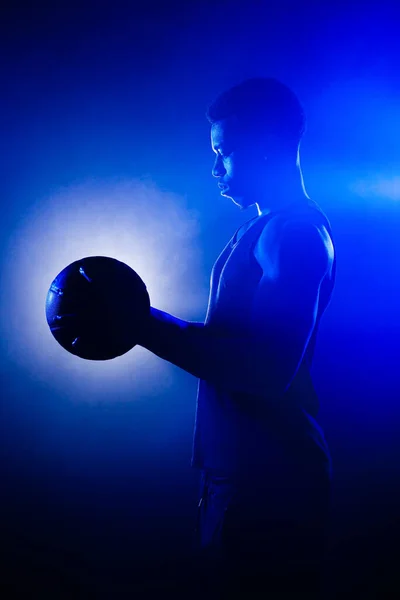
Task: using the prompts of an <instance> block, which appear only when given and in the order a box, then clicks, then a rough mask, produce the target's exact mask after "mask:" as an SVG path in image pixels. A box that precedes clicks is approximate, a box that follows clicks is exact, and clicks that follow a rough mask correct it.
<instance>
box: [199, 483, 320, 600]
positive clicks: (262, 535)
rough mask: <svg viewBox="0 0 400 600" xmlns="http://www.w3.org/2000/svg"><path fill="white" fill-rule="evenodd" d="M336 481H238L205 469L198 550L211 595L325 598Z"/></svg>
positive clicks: (270, 599) (202, 571) (207, 587)
mask: <svg viewBox="0 0 400 600" xmlns="http://www.w3.org/2000/svg"><path fill="white" fill-rule="evenodd" d="M329 483H330V482H329V479H324V480H320V481H315V480H314V481H312V482H311V481H305V480H303V482H302V484H301V482H299V481H298V482H293V481H292V482H290V484H289V482H287V481H286V482H281V484H280V485H277V484H276V482H275V483H274V484H273V485H268V483H267V482H266V481H265V480H264V479H260V478H257V477H256V476H254V477H253V478H250V479H247V482H246V483H245V484H244V483H243V484H238V483H234V482H233V481H232V480H230V479H229V478H228V477H221V476H218V477H216V476H215V475H211V474H209V473H207V472H202V475H201V488H200V501H199V505H198V511H197V523H196V533H195V550H196V556H197V560H198V566H199V569H200V571H199V575H198V576H199V577H200V579H201V584H203V587H205V588H206V590H207V594H208V595H207V598H213V597H215V598H218V599H221V600H222V599H223V598H225V597H226V598H231V597H232V594H235V595H237V593H238V592H240V593H241V594H242V593H243V594H246V595H247V597H249V598H254V599H256V598H258V597H260V598H264V597H265V598H266V597H268V598H269V600H273V599H275V598H276V599H277V600H278V599H280V598H287V597H288V594H295V595H296V596H297V597H301V595H302V594H304V595H305V594H307V597H308V599H311V598H312V599H314V598H315V599H316V598H319V597H320V596H319V594H320V592H321V586H322V575H323V568H324V555H325V545H326V529H327V524H328V515H329ZM213 593H214V594H215V596H213V595H212V594H213ZM210 594H211V595H210Z"/></svg>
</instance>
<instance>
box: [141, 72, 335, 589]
mask: <svg viewBox="0 0 400 600" xmlns="http://www.w3.org/2000/svg"><path fill="white" fill-rule="evenodd" d="M207 116H208V119H209V121H210V123H211V144H212V149H213V151H214V153H215V163H214V167H213V171H212V173H213V176H214V177H215V178H216V182H217V185H218V188H219V189H220V192H221V195H222V196H223V197H225V198H230V199H231V200H232V201H233V202H234V203H235V204H236V205H237V206H238V207H239V208H240V209H241V210H245V209H247V208H248V207H250V206H255V207H256V210H257V216H256V217H254V218H253V219H250V220H249V221H247V222H246V223H245V224H244V225H243V226H242V227H240V228H239V230H238V231H237V232H236V233H235V235H234V236H233V237H232V239H231V240H230V241H229V242H228V244H227V245H226V247H225V248H224V250H223V251H222V253H221V255H220V256H219V258H218V259H217V261H216V263H215V265H214V268H213V271H212V278H211V290H210V298H209V306H208V312H207V317H206V320H205V323H204V324H203V323H191V322H186V321H182V320H180V319H178V318H176V317H173V316H171V315H169V314H166V313H164V312H162V311H159V310H157V309H155V308H152V311H151V318H150V324H149V327H148V328H147V331H146V333H145V334H144V336H143V339H142V340H140V344H141V345H142V346H144V347H145V348H147V349H148V350H150V351H152V352H153V353H155V354H156V355H158V356H160V357H161V358H163V359H165V360H167V361H169V362H171V363H172V364H174V365H177V366H178V367H180V368H182V369H184V370H185V371H187V372H189V373H191V374H193V375H194V376H195V377H197V378H199V380H200V381H199V387H198V397H197V408H196V422H195V432H194V445H193V458H192V464H193V466H194V467H195V468H198V469H199V470H200V471H201V493H200V501H199V508H198V523H197V541H198V545H199V548H200V549H201V554H202V556H203V557H206V558H207V560H205V561H204V563H202V564H203V566H204V573H203V575H204V577H203V578H202V580H203V581H206V580H207V573H208V574H210V573H213V576H212V579H211V580H209V583H210V587H209V588H208V595H207V596H206V597H208V598H210V597H214V596H213V595H212V593H214V592H215V597H218V598H225V597H226V598H231V597H232V594H237V593H238V592H239V593H240V594H242V593H243V594H246V596H245V597H248V598H250V599H252V598H258V597H260V598H261V597H262V598H264V597H265V598H267V597H268V598H288V597H292V596H288V594H289V593H290V594H296V597H299V598H300V597H307V598H314V597H315V598H316V597H319V596H318V593H319V587H320V575H321V563H322V556H323V550H324V532H325V527H326V523H327V516H328V508H329V497H330V481H331V459H330V454H329V449H328V447H327V444H326V441H325V438H324V435H323V431H322V430H321V427H320V426H319V425H318V423H317V421H316V416H317V413H318V407H319V406H318V398H317V396H316V393H315V390H314V387H313V383H312V379H311V375H310V368H311V363H312V358H313V353H314V347H315V341H316V335H317V330H318V326H319V323H320V320H321V317H322V315H323V313H324V311H325V309H326V307H327V306H328V304H329V301H330V298H331V294H332V290H333V287H334V280H335V267H336V259H335V253H334V246H333V243H332V237H331V230H330V225H329V222H328V220H327V218H326V216H325V215H324V213H323V212H322V210H321V209H320V208H319V206H318V205H317V204H316V202H314V201H312V200H311V199H310V198H309V196H308V195H307V193H306V190H305V187H304V183H303V177H302V172H301V168H300V155H299V147H300V141H301V139H302V135H303V133H304V129H305V119H304V114H303V110H302V108H301V105H300V103H299V101H298V99H297V97H296V96H295V95H294V93H293V92H292V91H291V90H290V89H288V88H287V87H286V86H285V85H283V84H282V83H280V82H278V81H276V80H274V79H268V78H255V79H251V80H247V81H245V82H243V83H242V84H240V85H237V86H235V87H233V88H232V89H230V90H229V91H227V92H225V93H223V94H222V95H221V96H219V97H218V98H217V99H216V101H215V102H214V103H213V104H212V105H211V106H210V107H209V109H208V114H207ZM207 565H208V567H207ZM210 594H211V595H210ZM304 594H307V596H305V595H304ZM303 595H304V596H303Z"/></svg>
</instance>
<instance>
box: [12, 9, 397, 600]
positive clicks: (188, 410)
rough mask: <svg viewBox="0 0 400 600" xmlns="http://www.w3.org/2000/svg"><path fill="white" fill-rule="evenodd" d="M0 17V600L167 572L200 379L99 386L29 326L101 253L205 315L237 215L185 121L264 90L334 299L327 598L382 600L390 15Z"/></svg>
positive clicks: (387, 427)
mask: <svg viewBox="0 0 400 600" xmlns="http://www.w3.org/2000/svg"><path fill="white" fill-rule="evenodd" d="M2 11H3V17H2V23H1V30H2V31H1V46H2V48H1V74H2V76H1V81H2V86H1V87H2V94H1V96H2V98H1V111H0V123H1V130H2V135H1V139H0V152H1V161H0V169H1V177H0V189H1V196H0V197H1V207H2V211H1V221H0V232H1V235H0V249H1V257H0V261H1V264H0V280H1V296H0V303H1V331H2V333H1V335H0V358H1V360H0V378H1V379H0V385H1V388H0V393H1V418H0V427H1V431H0V453H1V454H0V456H1V466H0V469H1V472H0V482H1V495H0V498H1V500H0V502H1V511H0V514H1V520H0V523H1V546H2V552H3V556H4V561H3V563H4V565H5V568H6V571H7V572H8V574H9V577H6V579H5V583H8V584H12V588H13V589H14V591H18V590H19V589H20V587H21V586H22V580H23V581H24V585H25V584H26V582H29V585H30V586H31V590H32V593H33V590H39V591H40V593H43V590H44V589H51V590H52V593H53V594H61V592H60V590H61V589H62V588H64V589H69V588H68V586H70V588H71V589H72V587H73V586H78V585H81V586H86V588H85V589H88V590H94V589H98V588H99V587H102V589H105V587H104V586H108V587H109V589H111V590H113V593H115V594H116V595H117V596H116V597H118V594H122V591H123V590H129V589H132V586H134V585H135V582H137V581H141V580H142V579H143V578H144V575H143V570H142V566H141V565H142V562H143V561H144V563H145V564H149V562H152V563H153V564H156V565H159V563H160V562H162V561H163V560H164V559H167V557H168V559H169V560H172V561H174V560H175V559H176V560H178V558H182V556H185V554H186V553H187V547H188V545H190V543H191V535H192V528H193V525H194V518H195V513H196V504H197V486H198V474H197V473H196V472H193V471H192V470H191V469H190V455H191V443H192V430H193V420H194V410H195V394H196V381H195V380H194V379H193V378H192V377H191V376H190V375H188V374H186V373H184V372H182V371H180V370H179V369H177V368H175V367H173V366H171V365H168V364H166V363H162V361H160V360H159V359H157V358H155V357H151V356H147V354H146V352H145V351H144V350H141V349H134V350H133V351H132V352H131V353H129V355H127V356H126V357H122V358H121V359H117V361H119V363H118V365H119V366H116V367H115V366H110V365H103V367H102V366H101V365H100V366H99V365H96V366H95V367H94V366H93V365H88V364H87V363H85V362H83V361H78V359H75V358H74V357H69V356H67V353H64V351H62V349H59V348H58V347H57V345H56V343H55V342H54V340H52V338H51V336H50V334H49V333H48V331H47V329H46V328H47V325H46V324H45V322H44V297H45V294H46V292H47V288H48V285H49V284H50V282H51V280H52V279H53V277H55V275H56V274H57V272H58V271H60V270H61V269H62V268H63V267H64V266H66V264H68V263H70V262H72V261H73V260H76V259H77V258H80V257H81V256H84V255H88V254H91V253H93V252H98V253H102V248H104V254H108V255H112V256H114V257H115V258H118V259H120V260H125V261H126V262H129V264H130V265H131V266H132V267H133V268H135V267H137V264H138V263H139V262H140V264H141V265H142V267H141V269H139V268H138V271H139V272H140V274H141V276H142V277H143V278H144V280H145V281H147V282H148V285H149V291H150V293H151V297H152V303H153V305H155V306H157V307H158V308H161V309H163V310H169V311H171V312H174V314H177V316H180V317H182V318H187V319H192V320H202V319H203V318H204V316H205V311H206V303H207V293H208V281H209V274H210V270H211V267H212V264H213V262H214V260H215V258H216V257H217V255H218V253H219V252H220V250H221V249H222V247H223V246H224V245H225V243H226V242H227V240H228V239H229V238H230V237H231V235H232V234H233V231H234V230H235V229H236V228H237V227H238V226H239V225H240V224H241V223H242V222H244V221H245V220H247V219H248V218H251V217H252V216H253V215H254V212H251V211H248V212H247V213H246V214H242V213H240V211H238V210H237V209H236V207H234V206H233V205H232V204H230V203H229V201H227V200H226V199H224V198H221V197H220V196H219V194H218V190H217V189H216V186H215V182H214V181H213V180H212V177H211V166H212V152H211V148H210V143H209V129H208V124H207V122H206V120H205V117H204V113H205V108H206V105H207V103H208V102H209V101H211V100H212V99H213V98H214V96H215V95H216V94H217V93H219V92H220V91H222V90H224V89H225V88H227V87H229V86H230V85H233V84H235V83H237V82H239V81H240V80H242V79H244V78H246V77H250V76H258V75H265V76H274V77H277V78H279V79H281V80H282V81H284V82H285V83H287V84H288V85H290V86H292V87H293V89H294V90H295V91H296V92H297V93H298V95H299V97H300V98H301V100H302V102H303V104H304V106H305V110H306V113H307V116H308V131H307V134H306V137H305V139H304V142H303V146H302V157H303V158H302V165H303V170H304V177H305V183H306V187H307V190H308V192H309V194H310V196H311V197H312V198H313V199H315V200H316V201H317V202H319V203H320V205H321V206H322V208H323V209H324V210H325V211H326V212H327V214H328V216H329V218H330V220H331V223H332V227H333V231H334V234H335V240H336V245H337V257H338V278H337V287H336V291H335V294H334V298H333V301H332V304H331V306H330V308H329V309H328V311H327V314H326V316H325V318H324V320H323V323H322V327H321V332H320V336H319V341H318V345H317V351H316V358H315V367H314V378H315V383H316V386H317V389H318V391H319V393H320V399H321V412H320V422H321V424H322V426H323V427H324V430H325V432H326V437H327V439H328V442H329V444H330V447H331V451H332V456H333V460H334V471H335V481H334V495H333V502H334V505H333V520H332V542H331V546H332V547H331V558H330V579H329V581H330V583H329V588H330V589H331V593H332V597H342V598H347V597H349V598H350V597H352V598H354V597H365V594H366V593H367V592H371V591H374V590H375V591H376V590H378V589H380V592H379V594H380V595H379V597H380V598H383V597H387V596H386V595H385V594H386V593H388V594H389V591H388V590H389V588H391V589H392V593H394V592H393V590H395V589H397V588H396V587H395V586H396V585H397V586H398V584H399V582H398V576H396V572H395V569H394V566H395V560H396V554H398V553H397V548H396V546H397V545H398V538H399V516H398V512H399V511H398V506H399V502H400V490H399V486H398V480H399V466H398V465H399V458H400V443H399V436H398V430H399V413H400V409H399V399H400V393H399V375H398V374H399V346H398V340H399V336H400V314H399V298H400V289H399V276H400V266H399V251H400V237H399V234H398V232H399V226H400V177H399V163H400V155H399V141H398V140H399V137H400V107H399V106H400V105H399V92H400V75H399V70H398V60H399V41H398V39H397V36H396V30H397V29H398V27H397V23H396V17H395V15H396V7H395V3H393V4H390V3H385V2H382V1H381V2H371V3H368V4H367V5H366V4H364V3H362V2H359V3H356V2H346V3H344V2H343V3H341V2H336V3H334V4H332V3H330V4H329V5H328V4H327V3H323V2H308V3H302V4H300V3H295V2H293V3H291V2H288V1H281V2H279V6H278V7H273V8H271V6H270V3H269V2H256V1H254V0H246V2H244V1H238V2H234V1H232V2H227V1H225V2H223V1H219V2H218V1H216V0H215V1H214V2H212V3H211V2H208V1H203V2H197V1H193V2H186V3H182V4H178V3H177V2H169V3H168V4H167V5H164V4H163V5H160V6H158V5H156V4H155V3H150V2H147V3H141V2H136V3H135V7H134V8H133V3H128V2H127V3H122V2H119V1H118V0H115V1H114V2H96V3H94V2H93V3H92V2H81V3H79V4H75V3H71V2H68V3H67V2H58V3H55V4H48V5H45V4H44V3H41V2H38V3H36V4H35V5H32V6H30V5H28V4H26V5H24V3H20V4H19V5H18V6H15V5H13V4H11V3H8V4H7V3H6V5H5V8H4V9H2ZM137 186H139V187H137ZM121 190H122V191H121ZM100 197H101V198H100ZM97 198H98V201H97ZM86 199H88V200H87V204H86V203H85V202H86ZM251 210H253V209H251ZM114 213H115V219H116V220H115V221H113V222H111V221H110V218H111V216H112V215H113V214H114ZM102 215H107V219H108V220H109V223H110V225H109V229H108V232H109V234H108V237H107V243H106V241H104V244H102V236H103V234H101V235H100V236H97V237H96V239H95V236H96V235H97V233H98V231H99V230H100V231H101V232H104V231H107V227H106V225H105V224H104V223H103V222H101V226H100V225H99V223H100V221H101V219H102ZM99 219H100V221H99ZM118 219H119V220H118ZM67 221H68V223H67ZM83 222H84V230H83V229H82V227H83V225H82V223H83ZM121 223H126V229H125V230H124V232H122V229H121V227H122V225H121ZM99 228H100V229H99ZM54 232H56V234H55V233H54ZM75 232H77V234H76V237H74V236H75ZM53 234H54V235H53ZM52 235H53V237H52ZM122 235H124V236H125V237H124V241H123V244H124V245H123V250H119V248H120V246H118V244H121V243H122V242H121V239H120V237H121V236H122ZM94 239H95V241H93V240H94ZM131 239H132V244H134V242H135V240H136V246H135V248H132V250H130V240H131ZM87 240H88V241H87ZM147 240H148V242H147ZM85 244H86V245H85ZM129 252H131V254H129ZM57 257H59V258H57ZM52 261H53V262H52ZM146 265H151V269H150V267H149V270H148V272H149V277H150V279H148V278H147V277H146V272H147V268H146ZM150 271H151V272H150ZM37 307H39V308H37ZM39 309H40V310H39ZM41 310H43V312H40V311H41ZM64 355H65V356H64ZM71 360H72V361H76V362H71ZM117 361H113V362H115V363H117ZM77 362H80V364H79V365H78V364H77ZM121 365H122V366H121ZM113 369H115V371H113ZM105 372H107V378H106V375H105ZM157 568H158V567H157ZM396 577H397V580H396ZM112 581H114V583H112ZM19 586H20V587H19ZM113 586H114V587H113ZM130 586H131V587H130ZM382 586H384V588H385V589H386V590H387V591H384V589H383V588H382ZM385 586H386V587H385ZM21 589H22V587H21ZM82 589H83V588H82ZM38 593H39V592H38ZM374 593H375V592H374ZM376 593H378V592H377V591H376ZM335 594H336V596H335ZM10 597H11V596H10ZM32 597H33V596H32ZM60 597H61V595H60ZM66 597H68V596H66ZM377 597H378V596H377Z"/></svg>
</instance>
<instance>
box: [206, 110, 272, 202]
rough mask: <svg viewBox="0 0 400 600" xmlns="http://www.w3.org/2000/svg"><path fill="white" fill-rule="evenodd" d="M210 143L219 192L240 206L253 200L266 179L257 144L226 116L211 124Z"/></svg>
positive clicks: (232, 118) (260, 151)
mask: <svg viewBox="0 0 400 600" xmlns="http://www.w3.org/2000/svg"><path fill="white" fill-rule="evenodd" d="M211 146H212V149H213V151H214V152H215V154H216V159H215V163H214V167H213V170H212V174H213V176H214V177H216V178H217V179H218V187H219V188H220V189H221V195H222V196H225V197H226V198H231V199H232V200H233V202H234V203H235V204H237V205H238V206H240V207H241V208H242V209H245V208H247V207H249V206H251V205H252V204H255V203H256V202H257V199H258V198H257V197H258V196H259V194H260V189H262V186H263V182H264V181H265V167H266V164H265V159H264V155H263V154H264V153H263V152H262V149H261V147H260V144H257V143H256V142H255V139H254V137H253V138H251V136H250V135H249V134H248V133H245V132H243V130H241V129H240V127H239V126H238V123H237V121H236V119H235V118H234V117H229V118H228V119H223V120H221V121H217V123H214V124H213V125H212V127H211Z"/></svg>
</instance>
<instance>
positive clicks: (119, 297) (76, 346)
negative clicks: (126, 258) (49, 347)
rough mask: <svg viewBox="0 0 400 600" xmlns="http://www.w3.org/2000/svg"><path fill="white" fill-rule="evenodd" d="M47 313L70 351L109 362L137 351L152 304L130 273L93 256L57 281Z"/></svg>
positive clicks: (75, 264) (48, 299)
mask: <svg viewBox="0 0 400 600" xmlns="http://www.w3.org/2000/svg"><path fill="white" fill-rule="evenodd" d="M45 311H46V319H47V323H48V326H49V327H50V331H51V333H52V335H53V336H54V338H55V339H56V340H57V342H58V343H59V344H60V345H61V346H62V347H63V348H64V349H65V350H67V351H68V352H70V353H71V354H74V355H76V356H79V357H80V358H83V359H87V360H110V359H113V358H116V357H117V356H122V355H123V354H126V353H127V352H129V350H131V349H132V348H134V346H136V344H137V339H138V333H139V331H140V328H143V326H144V325H145V322H146V319H147V318H148V317H149V315H150V298H149V295H148V292H147V288H146V286H145V284H144V283H143V281H142V279H141V278H140V277H139V275H138V274H137V273H136V272H135V271H134V270H133V269H131V267H129V266H128V265H126V264H125V263H123V262H120V261H118V260H116V259H115V258H109V257H107V256H89V257H86V258H82V259H81V260H77V261H75V262H73V263H71V264H70V265H68V267H65V269H63V270H62V271H61V272H60V273H59V274H58V275H57V277H56V278H55V279H54V280H53V282H52V284H51V286H50V289H49V291H48V293H47V297H46V307H45Z"/></svg>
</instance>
